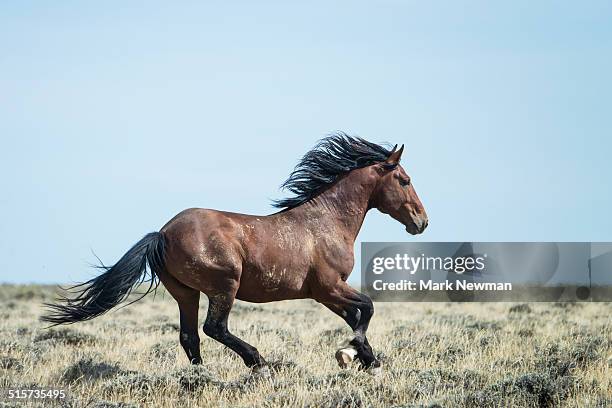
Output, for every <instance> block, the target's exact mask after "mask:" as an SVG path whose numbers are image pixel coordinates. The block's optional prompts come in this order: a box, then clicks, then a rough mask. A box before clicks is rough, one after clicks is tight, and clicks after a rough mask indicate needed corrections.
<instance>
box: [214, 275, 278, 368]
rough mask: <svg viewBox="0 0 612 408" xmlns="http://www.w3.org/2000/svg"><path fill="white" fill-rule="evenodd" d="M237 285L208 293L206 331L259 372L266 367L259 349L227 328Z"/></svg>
mask: <svg viewBox="0 0 612 408" xmlns="http://www.w3.org/2000/svg"><path fill="white" fill-rule="evenodd" d="M235 286H236V288H233V289H230V290H228V291H216V292H214V293H209V294H207V295H208V299H209V304H208V315H207V316H206V322H205V323H204V333H205V334H206V335H207V336H210V337H211V338H213V339H215V340H217V341H218V342H219V343H221V344H223V345H225V346H226V347H228V348H230V349H231V350H233V351H234V352H236V353H237V354H238V355H239V356H240V357H242V360H243V361H244V364H246V366H247V367H251V368H253V370H254V371H256V372H257V371H260V370H261V369H263V368H264V367H266V362H265V360H264V359H263V358H262V357H261V355H260V354H259V351H257V349H256V348H255V347H253V346H251V345H250V344H248V343H247V342H245V341H243V340H241V339H239V338H238V337H236V336H234V335H233V334H232V333H230V332H229V330H228V328H227V319H228V317H229V313H230V311H231V309H232V305H233V303H234V298H235V296H236V291H237V284H236V285H235Z"/></svg>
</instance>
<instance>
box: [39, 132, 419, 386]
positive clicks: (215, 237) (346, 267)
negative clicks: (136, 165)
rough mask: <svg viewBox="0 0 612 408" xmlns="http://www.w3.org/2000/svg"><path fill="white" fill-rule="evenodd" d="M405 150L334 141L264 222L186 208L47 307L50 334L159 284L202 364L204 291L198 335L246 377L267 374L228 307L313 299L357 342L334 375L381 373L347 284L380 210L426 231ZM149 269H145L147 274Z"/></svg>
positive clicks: (305, 165) (357, 298)
mask: <svg viewBox="0 0 612 408" xmlns="http://www.w3.org/2000/svg"><path fill="white" fill-rule="evenodd" d="M403 151H404V146H403V145H402V146H401V148H399V149H397V145H395V146H394V147H393V149H389V148H387V147H385V146H383V145H379V144H375V143H372V142H369V141H367V140H365V139H363V138H360V137H356V136H349V135H347V134H345V133H336V134H332V135H330V136H328V137H326V138H324V139H322V140H321V141H319V143H318V144H317V145H316V146H315V147H314V148H313V149H312V150H310V151H309V152H308V153H306V154H305V155H304V157H303V158H302V159H301V161H299V163H298V165H297V166H296V167H295V169H294V170H293V172H292V173H291V174H290V176H289V178H288V179H287V180H286V181H285V182H284V183H283V185H282V187H283V188H284V189H286V190H289V191H290V192H291V193H293V195H292V196H291V197H288V198H285V199H281V200H276V201H275V202H274V206H275V207H277V208H279V211H278V212H276V213H274V214H271V215H266V216H256V215H246V214H239V213H232V212H226V211H218V210H212V209H202V208H191V209H187V210H184V211H182V212H181V213H179V214H178V215H176V216H175V217H174V218H172V219H171V220H170V221H169V222H168V223H167V224H166V225H164V226H163V227H162V228H161V230H159V231H158V232H152V233H149V234H147V235H146V236H145V237H144V238H143V239H142V240H140V241H139V242H138V243H136V244H135V245H134V246H133V247H132V248H131V249H130V250H129V251H128V252H127V253H126V254H125V255H123V256H122V257H121V258H120V259H119V261H118V262H117V263H116V264H114V265H113V266H104V265H102V266H101V268H103V270H104V272H103V273H102V274H101V275H99V276H97V277H94V278H93V279H91V280H89V281H87V282H85V283H82V284H79V285H76V286H73V287H72V289H75V290H76V293H78V294H77V296H76V297H73V298H72V299H71V298H68V297H60V298H59V299H58V300H57V302H56V303H55V304H47V305H46V306H47V307H48V309H47V313H46V314H45V315H43V316H42V317H41V320H43V321H45V322H48V323H51V326H55V325H59V324H70V323H75V322H81V321H86V320H89V319H93V318H94V317H97V316H100V315H102V314H104V313H106V312H107V311H109V310H110V309H112V308H113V307H115V306H117V305H118V304H119V303H121V302H123V301H124V300H126V299H127V298H128V296H129V295H130V294H131V292H132V290H133V289H134V288H136V287H139V286H140V285H141V284H143V283H145V282H148V288H146V291H145V292H144V293H142V294H141V296H140V297H138V298H137V299H136V300H134V302H135V301H137V300H139V299H141V298H142V297H143V296H145V295H146V294H148V293H150V292H152V291H155V290H156V289H157V287H158V285H159V284H160V282H161V283H162V284H163V285H164V287H165V288H166V289H167V290H168V292H169V293H170V294H171V295H172V297H173V298H174V299H175V300H176V302H177V303H178V308H179V314H180V332H179V341H180V344H181V346H182V348H183V349H184V351H185V354H186V355H187V358H188V359H189V361H190V362H191V363H192V364H201V363H202V357H201V354H200V337H199V335H198V309H199V299H200V293H204V294H205V295H206V296H207V297H208V300H209V303H208V312H207V316H206V319H205V322H204V325H203V331H204V333H205V334H206V335H207V336H209V337H211V338H213V339H214V340H216V341H218V342H220V343H221V344H223V345H225V346H226V347H228V348H230V349H231V350H233V351H234V352H235V353H237V354H238V355H239V356H240V357H241V358H242V360H243V361H244V364H245V365H246V366H247V367H249V368H251V370H252V372H254V373H265V372H266V371H267V372H268V373H269V370H268V368H267V363H266V360H264V358H263V357H262V356H261V355H260V354H259V352H258V350H257V349H256V348H255V347H253V346H252V345H250V344H248V343H247V342H245V341H244V340H242V339H240V338H238V337H237V336H235V335H234V334H232V333H231V332H230V331H229V329H228V316H229V314H230V311H231V309H232V305H233V303H234V301H235V299H239V300H242V301H247V302H254V303H265V302H272V301H281V300H288V299H313V300H315V301H316V302H319V303H321V304H322V305H324V306H325V307H326V308H328V309H329V310H331V311H332V312H333V313H335V314H336V315H338V316H340V317H341V318H342V319H344V321H345V322H346V323H347V324H348V325H349V326H350V328H351V329H352V330H353V335H354V337H353V339H352V340H350V341H349V342H348V344H347V345H346V346H345V347H343V348H341V349H340V350H338V351H337V352H336V354H335V358H336V359H337V361H338V364H339V365H340V367H343V368H344V367H347V365H348V364H349V363H350V362H352V361H354V359H355V358H356V359H357V360H358V361H359V365H360V366H359V367H360V369H365V370H368V371H369V372H371V373H376V374H377V373H380V372H381V371H382V366H381V363H380V361H379V359H377V357H376V356H375V354H374V352H373V350H372V347H371V346H370V344H369V342H368V339H367V337H366V332H367V330H368V325H369V323H370V319H371V318H372V315H373V313H374V305H373V303H372V300H371V299H370V298H369V297H368V296H367V295H365V294H362V293H360V292H359V291H357V290H355V289H353V288H352V287H351V286H349V284H348V283H347V278H348V277H349V274H350V273H351V271H352V269H353V264H354V254H353V249H354V243H355V240H356V238H357V234H358V233H359V230H360V228H361V226H362V223H363V221H364V218H365V216H366V214H367V212H368V211H369V210H370V209H373V208H376V209H378V210H379V211H381V212H382V213H385V214H388V215H390V216H391V217H393V218H394V219H395V220H397V221H399V222H400V223H402V224H403V225H404V226H405V229H406V231H407V232H408V233H410V234H413V235H414V234H420V233H422V232H423V231H424V230H425V228H426V227H427V224H428V218H427V214H426V212H425V209H424V208H423V205H422V204H421V201H420V199H419V197H418V196H417V194H416V192H415V189H414V187H413V184H412V181H411V179H410V177H409V176H408V174H407V173H406V171H405V170H404V169H403V167H402V166H401V165H400V159H401V156H402V153H403ZM147 267H148V268H147Z"/></svg>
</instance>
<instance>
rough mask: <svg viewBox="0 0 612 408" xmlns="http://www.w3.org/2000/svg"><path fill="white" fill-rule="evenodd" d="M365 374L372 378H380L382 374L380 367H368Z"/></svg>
mask: <svg viewBox="0 0 612 408" xmlns="http://www.w3.org/2000/svg"><path fill="white" fill-rule="evenodd" d="M367 372H368V373H369V374H370V375H372V376H373V377H380V376H382V374H383V368H382V366H381V365H379V366H378V367H370V368H368V370H367Z"/></svg>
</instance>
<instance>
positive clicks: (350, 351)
mask: <svg viewBox="0 0 612 408" xmlns="http://www.w3.org/2000/svg"><path fill="white" fill-rule="evenodd" d="M356 355H357V350H355V349H354V348H353V347H345V348H341V349H340V350H338V351H336V360H338V365H339V366H340V367H341V368H346V367H348V365H349V364H350V363H351V362H352V361H353V360H354V359H355V356H356Z"/></svg>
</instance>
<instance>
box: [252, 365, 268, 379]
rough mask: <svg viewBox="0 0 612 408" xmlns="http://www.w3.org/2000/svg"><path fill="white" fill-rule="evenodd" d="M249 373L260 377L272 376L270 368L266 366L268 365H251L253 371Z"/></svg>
mask: <svg viewBox="0 0 612 408" xmlns="http://www.w3.org/2000/svg"><path fill="white" fill-rule="evenodd" d="M251 373H252V374H253V375H255V376H257V377H261V378H270V377H271V376H272V375H271V374H270V369H269V368H268V366H259V367H258V366H255V367H253V371H252V372H251Z"/></svg>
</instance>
